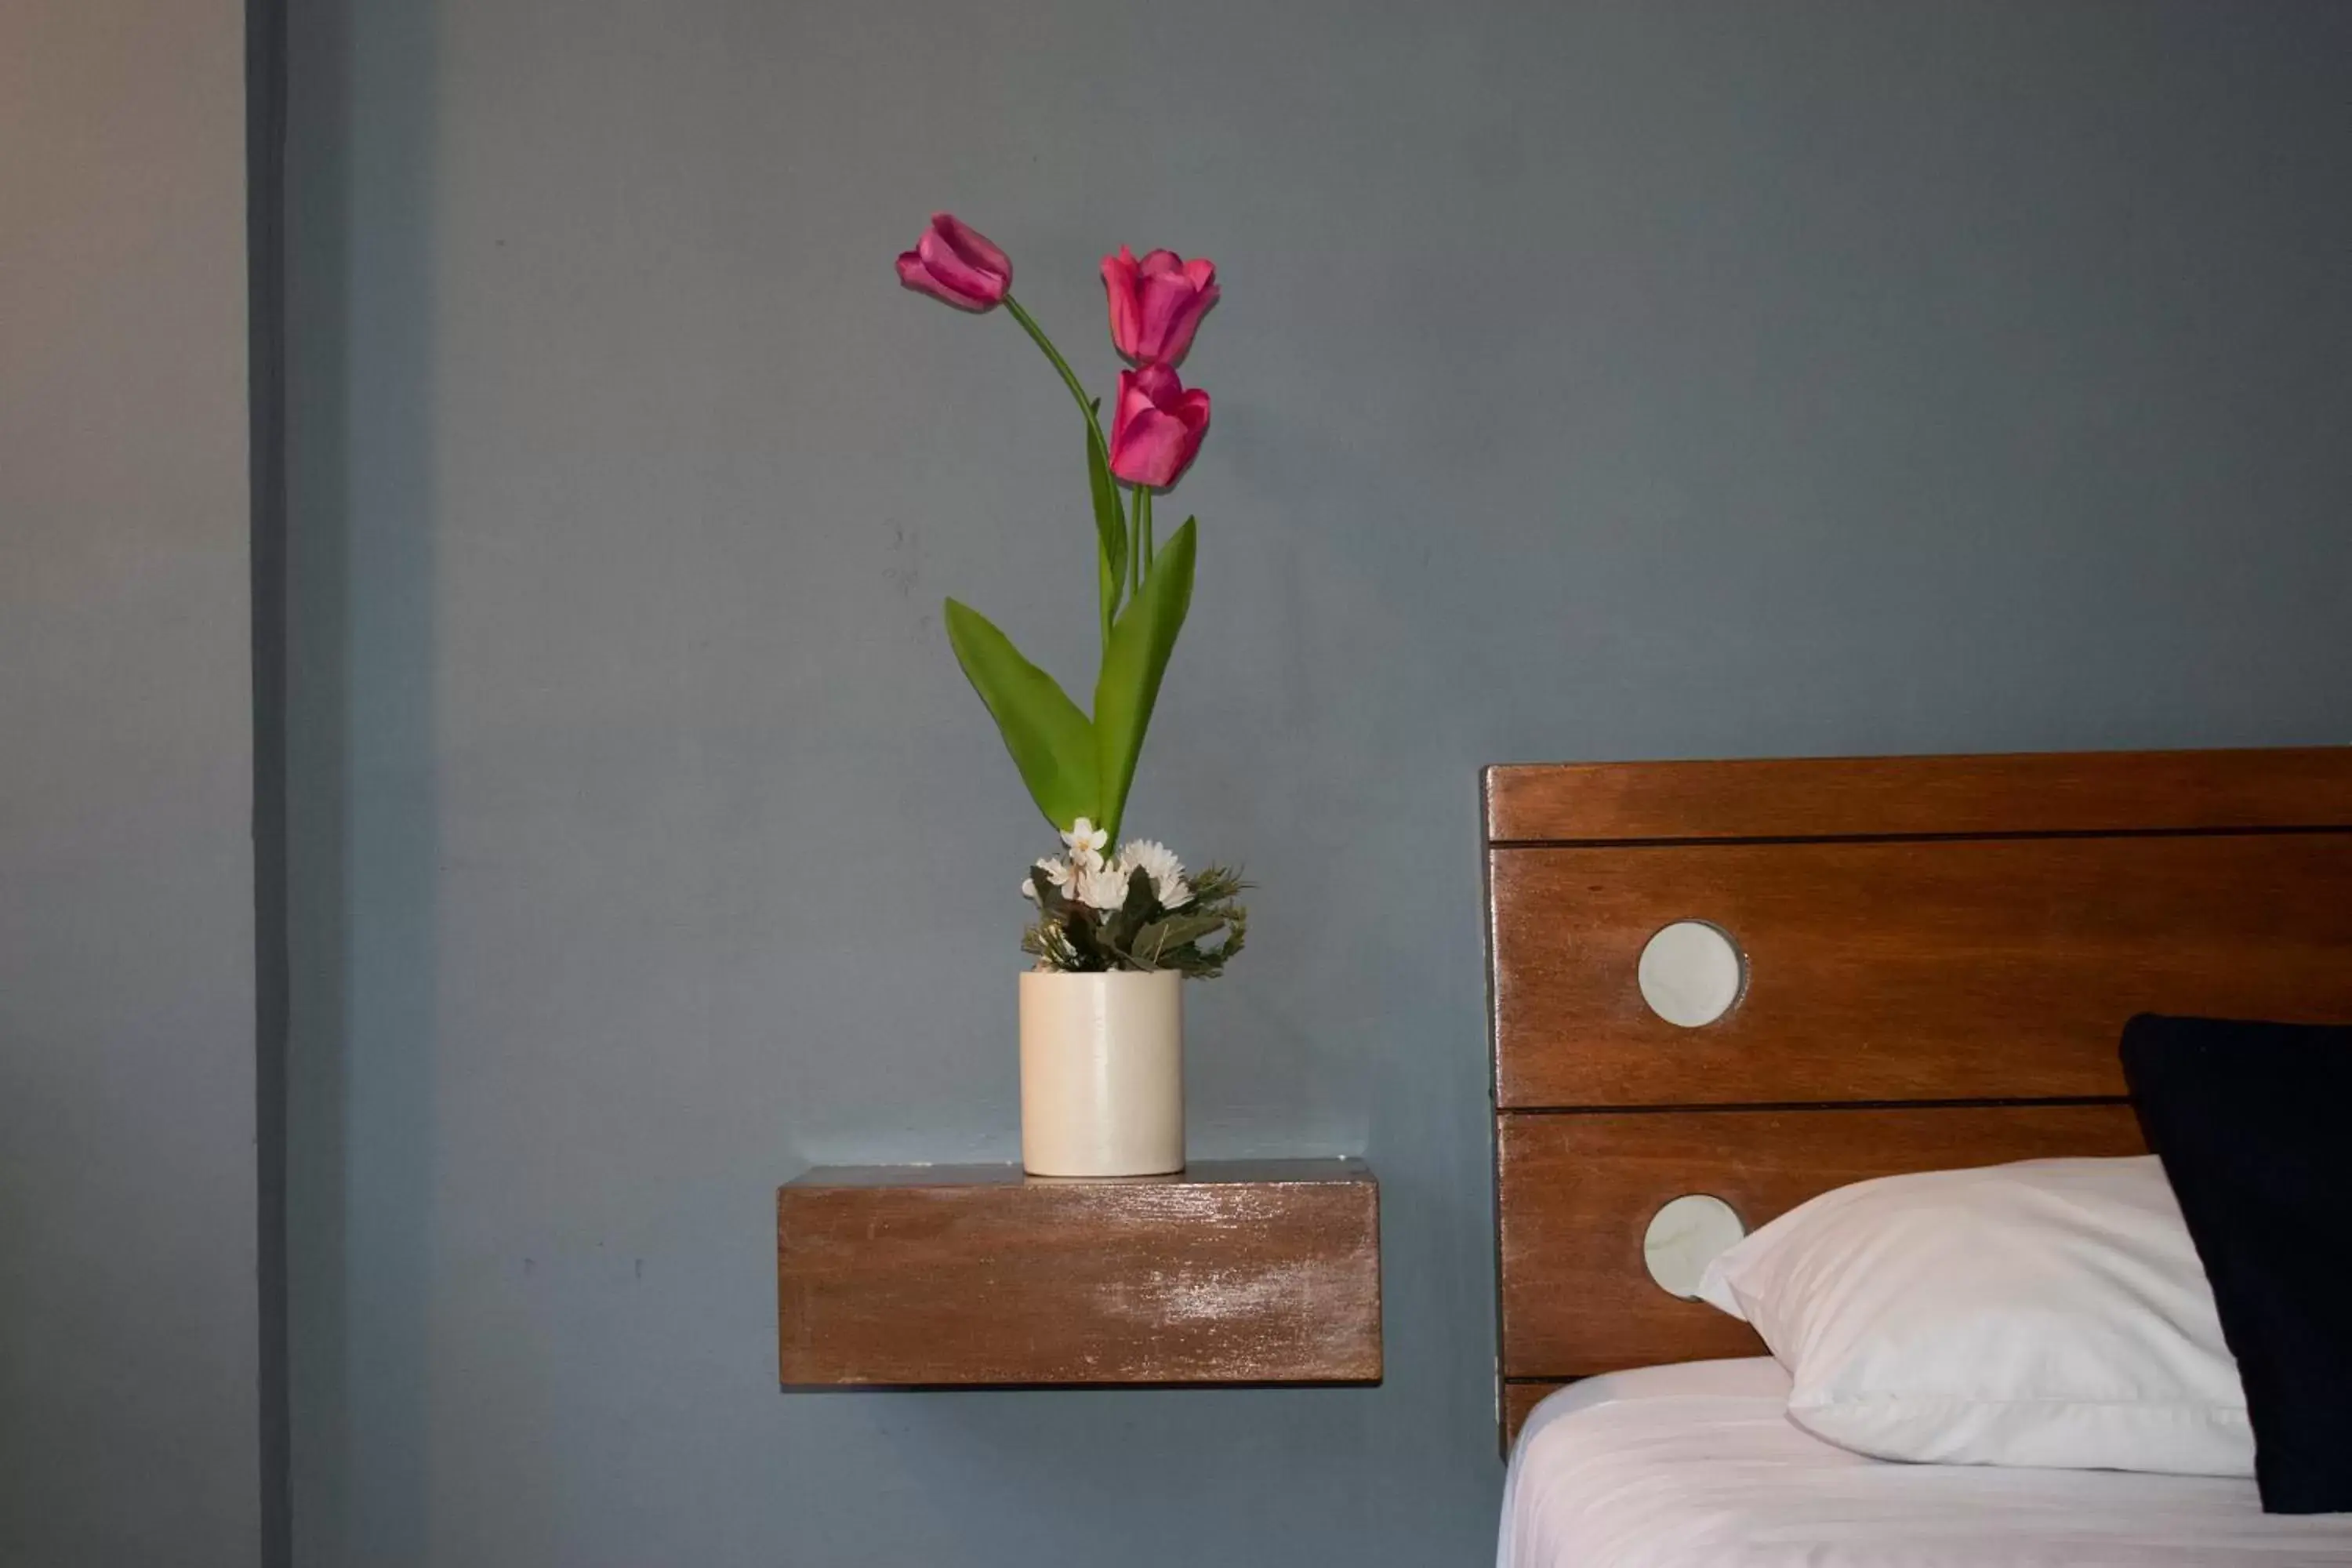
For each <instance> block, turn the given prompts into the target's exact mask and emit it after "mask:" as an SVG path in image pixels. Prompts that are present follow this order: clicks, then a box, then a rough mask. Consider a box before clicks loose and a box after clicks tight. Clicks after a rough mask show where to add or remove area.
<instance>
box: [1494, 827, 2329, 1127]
mask: <svg viewBox="0 0 2352 1568" xmlns="http://www.w3.org/2000/svg"><path fill="white" fill-rule="evenodd" d="M1490 875H1491V882H1492V888H1493V899H1494V953H1495V973H1494V977H1493V978H1494V988H1495V1060H1496V1075H1497V1076H1496V1099H1497V1103H1498V1104H1499V1105H1501V1106H1502V1107H1504V1108H1506V1109H1524V1108H1529V1107H1538V1106H1604V1105H1691V1104H1735V1105H1736V1104H1749V1105H1754V1104H1779V1103H1790V1102H1801V1101H1831V1100H1969V1099H2042V1098H2057V1097H2069V1096H2086V1095H2116V1094H2121V1093H2122V1092H2123V1087H2124V1086H2123V1075H2122V1072H2121V1070H2120V1068H2118V1067H2117V1065H2116V1039H2117V1037H2118V1036H2119V1035H2120V1034H2121V1032H2122V1029H2123V1026H2124V1021H2125V1020H2126V1018H2129V1017H2130V1016H2132V1015H2133V1014H2135V1013H2139V1012H2166V1013H2190V1014H2210V1015H2219V1016H2231V1017H2267V1018H2281V1019H2290V1020H2311V1021H2322V1020H2331V1019H2339V1018H2344V1017H2347V1016H2352V963H2347V962H2346V955H2347V952H2352V897H2347V892H2352V833H2317V834H2276V833H2272V834H2255V835H2234V834H2233V835H2221V836H2213V837H2202V836H2200V837H2155V838H2149V837H2113V838H2056V839H2049V838H2024V839H2017V838H1995V839H1958V840H1952V839H1937V840H1927V841H1922V840H1916V839H1913V840H1895V841H1886V842H1874V843H1801V844H1774V845H1753V844H1709V845H1697V846H1690V847H1671V848H1665V847H1633V848H1624V847H1619V848H1597V849H1559V848H1512V849H1497V850H1495V851H1493V852H1492V865H1491V867H1490ZM1692 918H1696V919H1703V920H1708V921H1714V922H1715V923H1716V924H1717V925H1720V926H1722V927H1723V928H1724V929H1725V930H1726V931H1729V932H1730V933H1731V935H1732V937H1733V938H1734V940H1735V941H1737V942H1738V944H1739V946H1740V948H1741V949H1742V951H1743V952H1745V953H1746V954H1747V957H1748V992H1747V994H1746V995H1745V996H1744V997H1743V998H1742V999H1741V1001H1740V1002H1739V1004H1738V1005H1737V1006H1735V1007H1734V1008H1733V1009H1732V1011H1731V1012H1730V1014H1729V1015H1727V1016H1726V1017H1724V1018H1723V1019H1722V1020H1721V1021H1720V1022H1718V1023H1716V1024H1713V1025H1710V1026H1707V1027H1706V1028H1701V1029H1683V1028H1677V1027H1676V1026H1674V1025H1672V1024H1669V1023H1667V1022H1665V1021H1664V1019H1662V1018H1660V1017H1658V1016H1656V1015H1655V1014H1654V1013H1652V1012H1651V1011H1650V1009H1649V1007H1648V1006H1647V1005H1645V1004H1644V1003H1643V1000H1642V994H1641V989H1640V987H1639V985H1638V984H1637V983H1636V980H1635V973H1634V971H1635V965H1636V963H1637V962H1638V960H1639V958H1640V956H1641V952H1642V946H1643V943H1644V942H1647V941H1648V940H1649V939H1650V937H1651V935H1652V934H1653V933H1654V932H1655V931H1657V930H1658V928H1659V927H1661V926H1664V925H1666V924H1668V923H1669V922H1671V921H1677V920H1685V919H1692Z"/></svg>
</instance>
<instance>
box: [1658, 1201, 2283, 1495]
mask: <svg viewBox="0 0 2352 1568" xmlns="http://www.w3.org/2000/svg"><path fill="white" fill-rule="evenodd" d="M1698 1293H1699V1297H1700V1299H1701V1300H1706V1301H1708V1302H1711V1303H1713V1304H1714V1305H1715V1306H1717V1307H1720V1308H1722V1309H1723V1310H1725V1311H1727V1312H1729V1313H1730V1314H1731V1315H1732V1316H1733V1317H1735V1318H1744V1319H1746V1320H1747V1321H1748V1322H1750V1323H1753V1324H1754V1325H1755V1326H1756V1331H1757V1332H1759V1333H1760V1334H1762V1335H1763V1336H1764V1342H1765V1343H1766V1344H1768V1345H1769V1346H1770V1347H1771V1349H1772V1353H1773V1354H1774V1355H1775V1356H1777V1357H1779V1358H1780V1362H1781V1363H1782V1364H1783V1365H1785V1366H1786V1367H1787V1368H1788V1369H1789V1373H1790V1380H1791V1383H1792V1384H1793V1386H1792V1387H1791V1389H1790V1394H1789V1415H1790V1418H1791V1419H1792V1420H1794V1421H1795V1422H1796V1423H1797V1425H1799V1426H1802V1427H1804V1428H1805V1429H1806V1430H1807V1431H1809V1432H1811V1433H1813V1434H1814V1435H1815V1436H1820V1437H1824V1438H1826V1439H1828V1440H1829V1441H1830V1442H1832V1443H1835V1444H1837V1445H1839V1446H1840V1447H1846V1448H1851V1449H1853V1450H1854V1451H1856V1452H1857V1453H1863V1454H1871V1455H1875V1456H1877V1457H1878V1458H1886V1459H1917V1460H1927V1461H1933V1462H1936V1463H1939V1464H1955V1465H2041V1466H2051V1467H2055V1468H2066V1469H2113V1470H2156V1471H2162V1472H2167V1473H2169V1474H2175V1475H2208V1476H2250V1475H2252V1474H2253V1468H2254V1440H2253V1435H2252V1429H2251V1428H2250V1427H2249V1426H2247V1423H2246V1396H2245V1393H2244V1391H2243V1389H2242V1387H2241V1386H2240V1384H2239V1382H2238V1364H2237V1363H2236V1362H2235V1361H2234V1360H2232V1359H2231V1355H2230V1351H2229V1347H2228V1345H2227V1344H2225V1343H2224V1342H2223V1341H2222V1338H2221V1319H2220V1317H2219V1316H2218V1315H2217V1314H2216V1312H2215V1310H2214V1307H2213V1292H2212V1289H2211V1287H2210V1286H2209V1285H2208V1284H2207V1283H2206V1281H2205V1270H2204V1268H2202V1266H2200V1264H2199V1262H2198V1260H2197V1248H2196V1247H2195V1245H2194V1244H2193V1243H2192V1242H2191V1241H2190V1240H2189V1229H2188V1226H2186V1225H2184V1224H2183V1223H2182V1221H2181V1217H2180V1205H2179V1203H2178V1202H2176V1201H2175V1200H2174V1198H2173V1195H2172V1187H2171V1184H2169V1183H2168V1182H2167V1181H2166V1180H2165V1177H2164V1171H2163V1169H2162V1167H2161V1166H2159V1165H2158V1163H2157V1160H2156V1158H2155V1156H2154V1155H2146V1156H2142V1157H2140V1158H2137V1159H2125V1160H2029V1161H2025V1162H2023V1163H2019V1164H2014V1165H1994V1166H1990V1167H1988V1168H1985V1169H1982V1170H1973V1171H1934V1172H1928V1173H1924V1174H1920V1175H1908V1176H1885V1177H1881V1178H1880V1179H1878V1180H1877V1181H1872V1182H1859V1183H1856V1184H1854V1185H1853V1186H1850V1187H1841V1188H1839V1189H1837V1190H1836V1191H1835V1192H1831V1193H1824V1194H1822V1195H1821V1196H1820V1197H1817V1198H1815V1199H1813V1200H1812V1201H1811V1203H1808V1204H1804V1205H1801V1206H1800V1207H1797V1208H1794V1209H1791V1210H1790V1211H1789V1212H1788V1213H1787V1214H1785V1215H1781V1216H1780V1218H1779V1219H1776V1220H1774V1221H1773V1222H1772V1223H1771V1224H1769V1225H1768V1226H1765V1227H1764V1228H1763V1229H1761V1230H1759V1231H1758V1232H1757V1233H1756V1234H1755V1235H1753V1236H1751V1237H1748V1238H1747V1239H1745V1240H1743V1241H1741V1242H1740V1243H1739V1244H1738V1245H1737V1246H1735V1247H1732V1248H1731V1249H1730V1250H1729V1251H1728V1252H1726V1253H1724V1254H1723V1255H1722V1256H1721V1257H1719V1258H1717V1259H1716V1260H1715V1261H1714V1262H1713V1263H1712V1264H1710V1265H1709V1266H1708V1267H1707V1270H1706V1278H1705V1279H1703V1280H1702V1281H1701V1282H1700V1284H1699V1291H1698Z"/></svg>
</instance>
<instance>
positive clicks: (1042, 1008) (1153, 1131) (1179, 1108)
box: [1021, 970, 1184, 1176]
mask: <svg viewBox="0 0 2352 1568" xmlns="http://www.w3.org/2000/svg"><path fill="white" fill-rule="evenodd" d="M1183 984H1184V977H1183V976H1182V975H1181V974H1179V973H1176V972H1174V971H1173V970H1159V971H1155V972H1154V973H1149V974H1136V973H1109V974H1061V973H1042V972H1039V971H1034V970H1033V971H1030V972H1029V973H1024V974H1023V975H1022V976H1021V1164H1022V1167H1023V1168H1024V1170H1026V1171H1027V1172H1028V1173H1030V1174H1031V1175H1033V1176H1157V1175H1164V1174H1167V1173H1170V1172H1173V1171H1181V1170H1182V1169H1183V1168H1184V993H1183Z"/></svg>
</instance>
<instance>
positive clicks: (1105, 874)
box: [1078, 864, 1127, 914]
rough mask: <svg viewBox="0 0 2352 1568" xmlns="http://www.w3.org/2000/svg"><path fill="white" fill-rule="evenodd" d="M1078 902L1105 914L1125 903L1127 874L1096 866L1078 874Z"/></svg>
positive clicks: (1113, 867) (1099, 865)
mask: <svg viewBox="0 0 2352 1568" xmlns="http://www.w3.org/2000/svg"><path fill="white" fill-rule="evenodd" d="M1078 902H1080V903H1082V904H1084V905H1086V906H1087V908H1088V909H1091V910H1099V911H1101V912H1103V913H1105V914H1108V913H1109V912H1110V911H1111V910H1115V909H1117V908H1118V907H1119V906H1120V905H1121V904H1123V903H1125V902H1127V873H1126V872H1124V871H1122V870H1120V869H1119V868H1118V867H1116V866H1105V865H1101V864H1096V865H1093V866H1089V867H1087V868H1086V869H1085V870H1083V871H1080V872H1079V873H1078Z"/></svg>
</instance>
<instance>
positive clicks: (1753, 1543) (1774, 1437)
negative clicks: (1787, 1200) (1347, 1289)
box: [1496, 1356, 2352, 1568]
mask: <svg viewBox="0 0 2352 1568" xmlns="http://www.w3.org/2000/svg"><path fill="white" fill-rule="evenodd" d="M1788 1394H1789V1378H1788V1374H1787V1373H1785V1372H1783V1371H1782V1370H1781V1369H1780V1364H1779V1363H1777V1362H1774V1361H1773V1360H1771V1359H1770V1358H1769V1357H1763V1356H1759V1357H1757V1358H1755V1359H1754V1360H1747V1361H1717V1362H1691V1363H1683V1364H1680V1365H1675V1366H1655V1367H1644V1368H1643V1369H1641V1370H1639V1371H1636V1372H1622V1373H1611V1374H1609V1375H1608V1376H1606V1377H1595V1378H1588V1379H1586V1380H1585V1381H1584V1382H1582V1383H1579V1384H1571V1385H1570V1386H1569V1387H1567V1388H1565V1389H1562V1390H1561V1391H1560V1392H1559V1393H1558V1394H1553V1395H1552V1396H1551V1397H1550V1398H1549V1399H1547V1400H1545V1401H1544V1402H1543V1403H1542V1404H1541V1405H1538V1406H1537V1407H1536V1409H1535V1411H1534V1413H1533V1414H1532V1415H1529V1416H1528V1423H1527V1426H1525V1428H1523V1429H1522V1430H1521V1432H1520V1434H1519V1440H1518V1444H1517V1448H1516V1449H1515V1451H1514V1452H1513V1454H1512V1456H1511V1468H1510V1475H1509V1478H1508V1479H1507V1480H1506V1482H1505V1483H1504V1488H1503V1523H1502V1532H1501V1541H1500V1543H1499V1545H1498V1547H1497V1549H1496V1563H1497V1568H1780V1565H1783V1564H1798V1563H1802V1564H1805V1565H1806V1568H1864V1565H1868V1568H1890V1565H1895V1564H1900V1565H1903V1568H1996V1565H1998V1568H2021V1565H2029V1564H2030V1565H2033V1568H2041V1565H2043V1564H2048V1565H2050V1568H2061V1565H2063V1568H2091V1565H2105V1564H2116V1565H2118V1568H2121V1565H2124V1564H2156V1565H2158V1568H2191V1565H2193V1568H2221V1565H2223V1564H2242V1563H2253V1564H2260V1565H2263V1568H2278V1565H2283V1564H2287V1563H2296V1564H2306V1563H2307V1564H2315V1565H2316V1564H2323V1563H2347V1564H2352V1514H2328V1515H2318V1516H2312V1517H2305V1518H2290V1517H2284V1516H2277V1515H2269V1514H2265V1513H2263V1511H2262V1504H2261V1502H2260V1500H2258V1499H2257V1498H2256V1496H2255V1494H2254V1483H2253V1482H2252V1481H2250V1480H2232V1479H2221V1478H2217V1477H2203V1476H2153V1475H2139V1474H2125V1473H2121V1472H2117V1471H2112V1470H2027V1469H2006V1468H1992V1467H1990V1466H1982V1465H1901V1464H1890V1463H1888V1462H1886V1461H1885V1460H1882V1459H1867V1458H1862V1457H1861V1456H1859V1455H1856V1454H1851V1453H1848V1452H1846V1451H1845V1450H1844V1449H1843V1448H1838V1447H1832V1446H1831V1445H1830V1444H1827V1443H1824V1442H1822V1440H1821V1439H1819V1438H1817V1437H1814V1436H1811V1435H1810V1434H1808V1433H1806V1432H1805V1431H1803V1430H1802V1429H1801V1428H1799V1427H1798V1426H1794V1425H1793V1424H1791V1423H1790V1420H1789V1418H1788V1415H1787V1414H1786V1410H1785V1405H1786V1403H1787V1400H1788Z"/></svg>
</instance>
